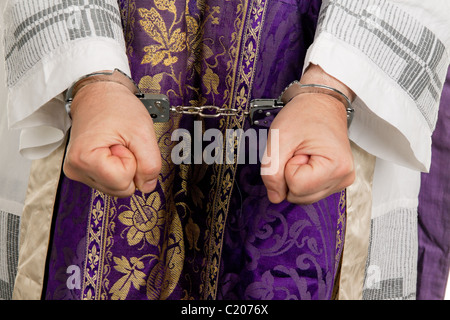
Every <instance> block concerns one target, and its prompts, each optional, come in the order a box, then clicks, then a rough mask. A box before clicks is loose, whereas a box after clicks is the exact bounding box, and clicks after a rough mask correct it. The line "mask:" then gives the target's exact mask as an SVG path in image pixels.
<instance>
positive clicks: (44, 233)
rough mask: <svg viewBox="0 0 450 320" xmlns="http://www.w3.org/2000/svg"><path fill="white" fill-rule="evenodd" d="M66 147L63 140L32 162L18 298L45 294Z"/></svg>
mask: <svg viewBox="0 0 450 320" xmlns="http://www.w3.org/2000/svg"><path fill="white" fill-rule="evenodd" d="M64 150H65V144H64V143H63V144H61V146H60V147H59V148H58V149H56V150H55V151H54V152H53V153H52V154H50V155H49V156H48V157H46V158H43V159H40V160H35V161H34V162H33V163H32V167H31V175H30V182H29V185H28V190H27V197H26V202H25V205H24V210H23V214H22V221H21V227H20V233H21V236H20V250H19V264H18V272H17V276H16V285H15V289H14V293H13V299H15V300H39V299H40V298H41V294H42V287H43V281H44V274H45V261H46V258H47V252H48V248H49V241H50V228H51V225H52V216H53V209H54V204H55V197H56V192H57V189H58V183H59V177H60V172H61V167H62V161H63V157H64ZM36 226H38V227H36Z"/></svg>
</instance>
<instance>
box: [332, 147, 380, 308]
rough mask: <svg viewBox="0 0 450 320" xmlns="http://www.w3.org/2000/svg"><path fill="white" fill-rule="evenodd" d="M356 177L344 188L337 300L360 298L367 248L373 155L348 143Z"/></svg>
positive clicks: (373, 167) (374, 159)
mask: <svg viewBox="0 0 450 320" xmlns="http://www.w3.org/2000/svg"><path fill="white" fill-rule="evenodd" d="M352 151H353V158H354V161H355V166H356V167H355V170H356V179H355V182H354V183H353V185H351V186H350V187H349V188H348V189H347V224H346V231H345V241H344V251H343V256H342V265H341V275H340V283H339V299H340V300H361V298H362V290H363V283H364V277H365V267H366V260H367V255H368V248H369V236H370V219H371V211H372V196H371V195H372V179H373V173H374V169H375V161H376V158H375V157H374V156H373V155H371V154H369V153H367V152H365V151H364V150H362V149H361V148H359V147H358V146H357V145H355V144H354V143H352Z"/></svg>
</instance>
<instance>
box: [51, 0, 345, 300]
mask: <svg viewBox="0 0 450 320" xmlns="http://www.w3.org/2000/svg"><path fill="white" fill-rule="evenodd" d="M135 4H136V6H135V7H134V6H129V3H128V2H127V1H123V2H122V3H121V9H122V15H123V17H126V19H124V29H125V30H126V31H127V40H128V42H127V45H128V47H127V51H128V53H129V59H130V66H131V71H132V74H133V77H134V79H135V81H136V83H138V84H139V86H140V88H141V90H142V91H144V92H147V93H156V92H157V93H160V92H162V93H165V94H167V95H168V96H169V98H170V101H171V103H172V104H174V105H186V104H188V105H189V104H194V105H196V104H203V103H206V104H211V103H212V104H215V105H218V106H234V107H235V108H237V109H239V110H243V109H245V108H246V106H247V105H248V103H247V102H248V101H249V99H251V97H276V96H277V95H278V94H279V93H280V92H281V91H282V89H283V88H284V87H285V86H286V85H287V84H288V83H289V82H291V81H292V80H294V79H296V78H298V74H299V73H300V70H301V69H302V61H303V60H304V58H302V57H304V56H305V52H306V48H307V46H308V43H311V42H312V39H313V34H314V29H315V26H314V21H315V20H316V19H317V15H318V12H319V7H320V3H319V2H314V1H313V2H311V1H308V2H305V4H304V5H301V6H300V7H298V8H297V5H296V4H295V5H294V4H288V3H284V2H268V1H255V2H244V3H242V4H238V3H236V2H221V3H220V5H219V4H218V5H217V6H209V5H206V4H205V3H202V2H199V1H197V2H189V1H188V2H187V6H186V7H184V6H183V7H182V6H179V5H176V4H175V3H170V2H158V1H156V2H155V5H154V6H153V5H152V4H149V2H148V1H136V3H135ZM241 5H243V6H241ZM294 9H298V10H294ZM280 15H281V16H282V17H283V19H281V20H279V18H280ZM219 21H220V24H219ZM184 24H186V30H185V31H184V30H183V28H182V27H183V25H184ZM280 30H284V31H283V34H286V35H289V36H286V37H276V34H278V33H279V32H280ZM184 32H186V34H184ZM185 39H186V40H187V41H186V42H185ZM286 47H290V48H291V49H290V50H285V48H286ZM259 55H260V56H259ZM280 61H285V62H286V63H282V64H280V63H279V62H280ZM150 70H151V72H150ZM274 79H277V81H273V80H274ZM194 120H200V119H195V118H193V117H192V116H183V117H181V116H178V117H177V116H175V117H173V118H171V120H170V121H169V122H168V123H163V124H155V128H156V131H157V134H158V140H159V147H160V150H161V153H162V159H163V169H162V173H161V175H160V179H159V185H158V187H157V190H156V191H155V192H153V193H151V194H141V193H139V192H136V193H135V194H134V196H132V197H130V198H126V199H116V198H112V197H109V196H106V195H104V194H101V193H99V192H97V191H95V190H91V189H89V188H88V187H86V186H84V185H82V184H80V183H77V182H74V181H70V180H68V179H67V178H65V177H63V178H62V181H61V185H60V189H59V194H58V199H57V200H58V201H57V205H56V211H55V213H56V220H55V224H54V230H53V234H52V244H51V250H50V253H49V262H48V269H47V282H46V288H45V292H44V297H45V298H46V299H85V298H87V299H92V298H94V299H191V298H194V299H215V298H218V299H221V298H222V299H294V298H295V299H330V298H331V297H332V293H333V287H334V282H335V276H336V270H337V269H338V266H339V261H340V257H341V253H342V248H343V236H344V227H345V192H342V193H339V194H336V195H332V196H330V197H328V198H327V199H324V200H322V201H320V202H318V203H316V204H314V205H311V206H297V205H293V204H290V203H287V202H284V203H282V204H279V205H274V204H271V203H270V202H269V201H268V199H267V195H266V190H265V187H264V185H263V183H262V180H261V176H260V166H259V165H258V164H257V163H255V164H239V165H238V164H237V163H232V164H228V163H213V164H211V165H207V164H206V163H205V162H200V163H196V159H195V158H194V159H193V160H194V163H193V164H190V163H189V164H188V163H186V164H184V163H182V164H180V165H175V164H174V163H173V162H172V159H171V155H172V149H173V147H174V146H175V145H176V143H175V142H174V141H171V140H170V137H171V135H172V132H173V131H174V130H175V129H177V128H183V129H186V130H188V132H190V133H191V134H192V136H195V134H197V132H195V130H196V127H195V126H194V122H193V121H194ZM202 126H203V129H202V130H207V129H216V130H217V129H218V130H220V131H219V132H221V133H222V134H223V135H224V136H225V130H226V129H244V131H245V132H247V131H248V130H249V129H252V128H253V129H264V128H263V127H250V124H249V122H248V120H247V119H245V118H244V117H239V116H238V117H230V118H223V119H219V120H216V119H207V120H202ZM202 132H203V131H201V132H200V134H201V133H202ZM255 146H258V144H253V143H246V147H247V149H246V150H247V152H245V154H248V155H249V154H260V152H261V150H260V149H258V148H256V149H254V148H255ZM189 160H191V159H189ZM216 160H222V158H216ZM187 162H190V161H187ZM219 162H220V161H219ZM247 163H248V161H247ZM69 230H70V231H69ZM67 274H69V275H72V276H71V277H70V278H69V279H68V275H67Z"/></svg>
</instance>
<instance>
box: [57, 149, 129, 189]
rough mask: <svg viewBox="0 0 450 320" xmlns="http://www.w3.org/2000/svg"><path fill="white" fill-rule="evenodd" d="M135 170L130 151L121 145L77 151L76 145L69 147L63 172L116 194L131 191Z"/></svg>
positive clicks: (71, 177)
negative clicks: (85, 151)
mask: <svg viewBox="0 0 450 320" xmlns="http://www.w3.org/2000/svg"><path fill="white" fill-rule="evenodd" d="M135 171H136V160H135V159H134V156H133V154H132V153H131V152H130V151H129V150H127V149H126V148H125V147H123V146H120V145H115V146H112V147H110V148H108V147H104V148H97V149H95V150H93V151H91V152H87V153H80V152H78V151H77V147H76V146H75V147H72V148H69V149H68V153H67V156H66V159H65V162H64V173H65V174H66V176H67V177H68V178H70V179H72V180H76V181H80V182H82V183H84V184H86V185H88V186H90V187H92V188H95V189H97V190H99V191H102V192H104V193H107V194H110V195H112V196H118V197H124V196H128V195H131V194H132V193H133V192H134V190H135V186H134V181H133V177H134V173H135Z"/></svg>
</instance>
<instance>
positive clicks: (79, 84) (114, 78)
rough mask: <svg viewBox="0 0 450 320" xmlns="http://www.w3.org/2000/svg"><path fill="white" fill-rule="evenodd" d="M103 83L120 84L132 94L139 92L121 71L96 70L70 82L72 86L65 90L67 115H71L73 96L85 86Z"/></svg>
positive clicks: (106, 84)
mask: <svg viewBox="0 0 450 320" xmlns="http://www.w3.org/2000/svg"><path fill="white" fill-rule="evenodd" d="M99 83H100V84H105V86H103V87H107V86H108V85H109V84H111V85H113V84H116V85H121V86H122V87H123V88H126V89H127V91H128V92H130V93H132V94H137V93H139V92H140V90H139V88H138V87H137V85H136V83H135V82H134V81H133V80H132V79H131V78H130V77H129V76H127V75H126V74H125V73H123V72H122V71H120V70H118V69H115V70H113V71H109V70H108V71H98V72H94V73H91V74H88V75H86V76H84V77H82V78H81V79H79V80H77V81H76V82H74V83H73V84H72V86H71V87H70V88H69V89H68V90H67V93H66V111H67V113H68V114H69V116H72V102H73V100H74V99H75V96H76V95H77V94H78V93H79V91H81V90H82V89H84V88H85V87H88V86H91V85H94V84H99Z"/></svg>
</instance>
